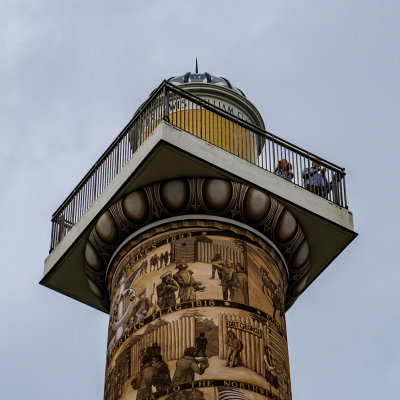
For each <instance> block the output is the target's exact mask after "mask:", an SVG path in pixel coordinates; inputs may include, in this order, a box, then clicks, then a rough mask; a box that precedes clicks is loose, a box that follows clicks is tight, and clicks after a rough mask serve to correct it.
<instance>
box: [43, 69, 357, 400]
mask: <svg viewBox="0 0 400 400" xmlns="http://www.w3.org/2000/svg"><path fill="white" fill-rule="evenodd" d="M355 236H356V233H355V232H354V230H353V218H352V214H351V212H350V211H349V210H348V206H347V200H346V186H345V172H344V169H343V168H340V167H338V166H336V165H334V164H332V163H330V162H328V161H326V160H323V159H321V158H320V157H318V156H316V155H314V154H311V153H309V152H308V151H306V150H304V149H302V148H300V147H298V146H296V145H293V144H291V143H288V142H287V141H285V140H283V139H280V138H278V137H277V136H275V135H273V134H271V133H269V132H267V131H266V130H265V126H264V122H263V119H262V117H261V115H260V113H259V112H258V111H257V109H256V108H255V106H254V105H253V104H252V103H251V102H250V101H249V100H248V99H247V98H246V96H245V95H244V93H243V92H242V91H241V90H239V89H238V88H235V87H234V86H232V84H231V83H230V82H229V81H228V80H227V79H225V78H219V77H216V76H213V75H210V74H208V73H204V74H202V73H197V72H196V73H189V72H188V73H186V74H185V75H182V76H178V77H174V78H171V79H169V80H168V81H164V82H162V84H161V85H160V86H159V87H158V88H157V89H155V90H154V91H153V92H152V93H151V94H150V97H149V98H148V99H147V100H146V101H145V102H144V103H143V104H142V106H141V107H139V109H138V110H137V112H136V113H135V115H134V116H133V118H132V120H131V121H130V122H129V123H128V125H127V126H126V127H125V128H124V129H123V131H122V132H121V133H120V134H119V136H118V137H117V138H116V139H115V141H114V142H113V143H112V144H111V145H110V147H109V148H108V149H107V150H106V152H105V153H104V154H103V155H102V156H101V158H100V159H99V160H98V162H96V164H95V165H94V166H93V167H92V169H91V170H90V171H89V172H88V173H87V174H86V176H85V177H84V178H83V179H82V181H81V182H80V183H79V185H78V186H77V187H76V188H75V189H74V191H73V192H72V193H71V194H70V195H69V196H68V198H67V199H66V200H65V201H64V203H63V204H62V205H61V206H60V207H59V209H58V210H57V211H56V212H55V213H54V215H53V217H52V236H51V249H50V255H49V256H48V258H47V259H46V262H45V271H44V277H43V279H42V281H41V283H42V284H43V285H45V286H47V287H49V288H52V289H54V290H57V291H59V292H61V293H64V294H66V295H68V296H70V297H72V298H75V299H77V300H79V301H81V302H83V303H86V304H88V305H90V306H92V307H94V308H96V309H98V310H101V311H103V312H106V313H108V314H109V315H110V319H109V326H108V344H107V349H106V358H107V364H106V373H105V391H104V398H105V400H117V399H121V400H128V399H129V400H134V399H138V400H143V399H162V400H164V399H165V400H166V399H168V400H172V399H210V400H211V399H249V400H251V399H255V400H258V399H265V398H269V399H279V400H282V399H291V389H290V373H289V359H288V349H287V340H286V324H285V312H286V310H288V309H289V308H290V307H291V306H292V305H293V303H294V302H295V301H296V299H297V298H298V297H299V296H300V295H301V294H302V293H303V292H304V290H306V288H307V287H308V286H309V285H310V284H311V283H312V282H313V281H314V280H315V279H316V278H317V277H318V275H319V274H320V273H321V272H322V271H323V270H324V269H325V268H326V267H327V266H328V265H329V264H330V263H331V262H332V260H333V259H334V258H335V257H336V256H337V255H338V254H339V253H340V252H341V251H342V250H343V249H344V248H345V247H346V246H347V245H348V244H349V243H350V242H351V241H352V240H353V238H354V237H355Z"/></svg>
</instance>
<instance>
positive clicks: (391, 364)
mask: <svg viewBox="0 0 400 400" xmlns="http://www.w3.org/2000/svg"><path fill="white" fill-rule="evenodd" d="M399 15H400V3H399V2H397V1H389V0H386V1H385V0H380V1H368V0H362V1H361V0H360V1H351V0H346V1H338V0H336V1H331V0H329V1H322V0H315V1H299V0H295V1H289V0H286V1H278V0H276V1H266V0H262V1H255V0H251V1H234V0H230V1H221V0H216V1H214V2H211V1H189V0H186V1H165V0H164V1H160V0H153V1H133V0H114V1H111V0H107V1H106V0H92V1H89V0H79V1H76V0H47V1H45V0H0V140H1V146H0V171H1V180H2V183H1V193H2V195H1V197H0V221H1V222H0V223H1V225H0V227H1V229H0V243H1V247H2V251H1V254H2V263H1V268H2V271H3V272H2V278H1V280H0V296H1V314H0V315H1V328H0V371H1V372H0V398H1V399H4V400H8V399H12V400H26V399H35V400H36V399H38V400H71V399H72V398H73V399H76V400H91V399H93V400H97V399H102V397H103V384H104V368H105V352H106V334H107V323H108V317H107V315H105V314H102V313H101V312H99V311H96V310H94V309H90V308H89V307H88V306H86V305H83V304H80V303H78V302H77V301H74V300H71V299H69V298H67V297H65V296H62V295H60V294H58V293H56V292H53V291H51V290H49V289H46V288H44V287H41V286H39V284H38V282H39V280H40V279H41V277H42V272H43V263H44V259H45V257H46V256H47V254H48V249H49V243H50V218H51V214H52V213H53V212H54V211H55V209H56V208H57V207H58V206H59V204H60V203H61V202H62V201H63V200H64V199H65V198H66V197H67V195H68V194H69V192H70V191H71V190H72V189H73V188H74V186H75V185H76V184H77V183H78V182H79V181H80V179H81V178H82V177H83V176H84V174H85V173H86V172H87V170H88V169H89V168H90V167H91V166H92V165H93V164H94V162H95V161H96V160H97V158H98V157H99V156H100V155H101V154H102V152H103V151H104V150H105V149H106V147H107V146H108V145H109V143H111V141H112V140H113V139H114V138H115V136H116V135H117V134H118V133H119V132H120V131H121V129H122V128H123V127H124V126H125V124H126V123H127V122H128V121H129V120H130V118H131V116H132V115H133V113H134V112H135V111H136V109H137V107H138V106H139V105H140V104H141V103H142V102H143V101H144V100H145V99H147V97H148V95H149V94H150V92H151V91H152V90H153V89H154V88H155V87H156V86H157V85H158V84H159V83H160V82H161V81H162V80H163V79H164V78H169V77H171V76H174V75H181V74H183V73H185V72H187V71H193V70H194V67H195V57H196V56H197V57H198V59H199V70H200V72H204V71H207V72H210V73H211V74H214V75H217V76H224V77H226V78H228V79H229V80H230V81H231V82H232V83H233V85H235V86H237V87H239V88H240V89H242V90H243V91H244V92H245V93H246V95H247V97H248V99H249V100H250V101H252V102H253V103H254V104H255V105H256V107H257V108H258V109H259V111H260V112H261V114H262V116H263V118H264V120H265V123H266V126H267V129H268V130H270V131H272V132H273V133H275V134H277V135H278V136H281V137H283V138H285V139H287V140H289V141H291V142H293V143H295V144H297V145H299V146H301V147H303V148H306V149H308V150H309V151H311V152H314V153H316V154H318V155H320V156H321V157H323V158H326V159H328V160H330V161H332V162H334V163H336V164H338V165H341V166H344V167H345V168H346V170H347V174H348V175H347V194H348V200H349V205H350V209H351V210H352V211H353V212H354V217H355V229H356V231H357V232H358V233H359V237H358V238H357V239H356V240H355V241H354V242H353V243H352V244H351V245H350V247H349V248H348V249H346V250H345V252H344V253H343V254H342V255H340V256H339V257H338V258H337V259H336V260H335V261H334V263H333V264H332V265H331V266H330V267H329V268H328V270H326V271H325V272H324V273H323V274H322V276H320V278H319V279H318V280H317V281H316V282H315V283H314V284H313V285H312V286H311V287H310V288H309V289H308V290H307V292H306V293H304V294H303V296H302V297H300V299H299V300H298V301H297V303H296V304H295V305H294V306H293V307H292V308H291V309H290V311H289V312H288V313H287V324H288V340H289V351H290V364H291V378H292V392H293V399H294V400H320V399H324V400H337V399H357V400H358V399H362V400H376V399H384V398H387V399H396V398H399V397H400V389H399V387H400V386H399V377H400V352H399V340H398V337H399V328H400V313H399V311H398V305H399V304H400V294H399V290H398V282H399V278H400V263H399V247H400V245H399V233H398V227H399V223H400V221H399V211H398V206H397V202H398V199H399V196H400V190H399V161H398V152H399V151H400V146H399V145H400V140H399V132H400V123H399V119H400V107H399V106H400V84H399V74H400V52H399V34H400V24H399Z"/></svg>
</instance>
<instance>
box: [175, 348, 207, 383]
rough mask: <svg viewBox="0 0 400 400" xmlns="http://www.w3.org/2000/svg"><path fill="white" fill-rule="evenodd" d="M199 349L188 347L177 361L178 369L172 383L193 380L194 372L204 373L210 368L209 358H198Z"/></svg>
mask: <svg viewBox="0 0 400 400" xmlns="http://www.w3.org/2000/svg"><path fill="white" fill-rule="evenodd" d="M196 356H197V350H196V349H195V348H194V347H187V348H186V349H185V351H184V353H183V357H182V358H180V359H179V360H178V361H177V362H176V370H175V374H174V377H173V378H172V382H171V384H172V385H180V384H181V383H184V382H193V381H194V374H195V373H196V374H199V375H203V374H204V371H205V370H206V369H207V368H208V366H209V365H208V360H207V359H206V358H202V359H201V360H196V358H195V357H196Z"/></svg>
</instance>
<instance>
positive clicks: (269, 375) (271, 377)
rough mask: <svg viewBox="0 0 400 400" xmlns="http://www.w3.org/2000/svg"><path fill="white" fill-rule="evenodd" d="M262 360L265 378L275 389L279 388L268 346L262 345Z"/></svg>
mask: <svg viewBox="0 0 400 400" xmlns="http://www.w3.org/2000/svg"><path fill="white" fill-rule="evenodd" d="M264 362H265V379H266V380H267V382H268V383H269V384H270V385H271V386H273V387H274V388H275V389H276V390H278V389H279V382H278V377H277V375H276V366H275V363H274V360H273V359H272V356H271V353H270V349H269V347H268V346H265V347H264Z"/></svg>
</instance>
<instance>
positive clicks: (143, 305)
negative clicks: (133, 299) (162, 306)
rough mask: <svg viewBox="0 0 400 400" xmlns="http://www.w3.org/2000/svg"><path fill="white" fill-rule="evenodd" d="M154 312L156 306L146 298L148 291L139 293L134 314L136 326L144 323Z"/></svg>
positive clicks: (144, 290)
mask: <svg viewBox="0 0 400 400" xmlns="http://www.w3.org/2000/svg"><path fill="white" fill-rule="evenodd" d="M153 312H154V305H153V304H152V302H151V301H150V299H149V298H148V297H146V289H143V290H142V291H141V292H140V293H139V299H138V301H137V303H136V305H135V308H134V310H133V313H134V315H135V324H137V323H138V322H140V321H142V320H143V319H144V318H146V317H147V316H149V315H151V314H152V313H153Z"/></svg>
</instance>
